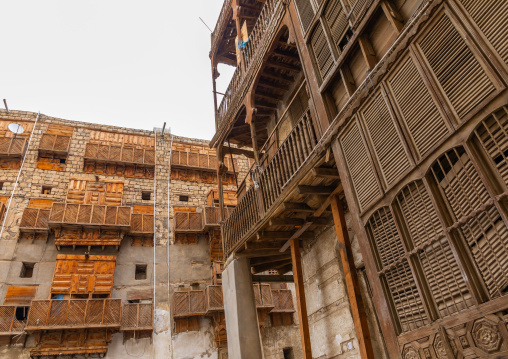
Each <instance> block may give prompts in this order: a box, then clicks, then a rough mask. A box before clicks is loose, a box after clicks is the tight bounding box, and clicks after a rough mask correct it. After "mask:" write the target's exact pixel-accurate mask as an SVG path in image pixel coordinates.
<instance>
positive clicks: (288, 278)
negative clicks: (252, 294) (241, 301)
mask: <svg viewBox="0 0 508 359" xmlns="http://www.w3.org/2000/svg"><path fill="white" fill-rule="evenodd" d="M294 281H295V278H294V276H292V275H253V276H252V282H253V283H270V282H272V283H274V282H277V283H280V282H282V283H293V282H294Z"/></svg>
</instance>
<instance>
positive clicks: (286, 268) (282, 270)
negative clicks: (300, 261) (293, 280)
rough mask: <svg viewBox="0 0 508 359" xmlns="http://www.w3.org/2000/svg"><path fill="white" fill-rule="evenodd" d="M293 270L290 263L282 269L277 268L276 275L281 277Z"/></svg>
mask: <svg viewBox="0 0 508 359" xmlns="http://www.w3.org/2000/svg"><path fill="white" fill-rule="evenodd" d="M292 270H293V264H292V263H289V264H288V265H287V266H285V267H282V268H277V273H279V274H280V275H283V274H285V273H287V272H291V271H292Z"/></svg>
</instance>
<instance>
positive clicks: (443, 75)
mask: <svg viewBox="0 0 508 359" xmlns="http://www.w3.org/2000/svg"><path fill="white" fill-rule="evenodd" d="M496 11H498V10H496ZM419 45H420V48H421V49H422V51H423V53H424V55H425V57H426V58H427V60H428V62H429V64H430V67H431V68H432V70H433V71H434V73H435V75H436V77H437V79H438V81H439V83H440V84H441V86H442V88H443V91H444V92H445V94H446V96H447V97H448V99H449V100H450V102H451V104H452V106H453V108H454V109H455V111H456V112H457V115H458V116H459V118H460V119H462V118H464V117H465V116H466V115H467V114H468V113H469V112H470V111H471V110H472V109H473V108H474V107H476V105H478V104H479V103H480V102H481V101H482V100H484V99H485V98H486V97H488V96H489V95H490V94H492V93H493V92H494V91H496V88H495V87H494V84H493V83H492V81H491V80H490V79H489V77H488V76H487V74H486V73H485V71H484V70H483V69H482V67H481V65H480V63H479V62H478V60H477V59H476V58H475V57H474V55H473V53H472V52H471V50H470V49H469V48H468V47H467V45H466V43H465V41H464V39H463V38H462V36H461V35H460V33H459V32H458V31H457V29H456V28H455V27H454V26H453V24H452V22H451V20H450V19H449V18H448V17H447V16H446V15H443V16H442V17H441V19H439V21H438V22H437V23H436V24H435V25H434V27H433V28H432V29H431V30H430V32H429V33H428V34H426V35H425V36H424V37H423V39H422V40H421V41H420V43H419Z"/></svg>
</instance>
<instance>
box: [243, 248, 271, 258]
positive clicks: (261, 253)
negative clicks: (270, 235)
mask: <svg viewBox="0 0 508 359" xmlns="http://www.w3.org/2000/svg"><path fill="white" fill-rule="evenodd" d="M277 255H280V252H279V251H278V250H277V249H259V250H245V251H243V252H240V253H238V252H237V253H235V256H236V257H246V258H257V257H270V256H277Z"/></svg>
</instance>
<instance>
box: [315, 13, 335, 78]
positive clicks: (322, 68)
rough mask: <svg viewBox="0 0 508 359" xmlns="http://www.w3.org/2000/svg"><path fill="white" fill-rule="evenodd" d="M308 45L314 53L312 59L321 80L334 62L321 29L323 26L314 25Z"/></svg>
mask: <svg viewBox="0 0 508 359" xmlns="http://www.w3.org/2000/svg"><path fill="white" fill-rule="evenodd" d="M310 45H311V47H312V52H313V54H314V60H315V61H316V65H317V67H318V69H319V74H320V75H321V80H324V79H325V78H326V76H327V75H328V73H329V72H330V70H331V69H332V66H333V64H334V62H333V58H332V52H331V50H330V46H329V45H328V41H327V40H326V37H325V33H324V31H323V26H322V25H321V24H320V23H319V24H318V25H317V26H316V28H315V29H314V32H313V33H312V36H311V37H310Z"/></svg>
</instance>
